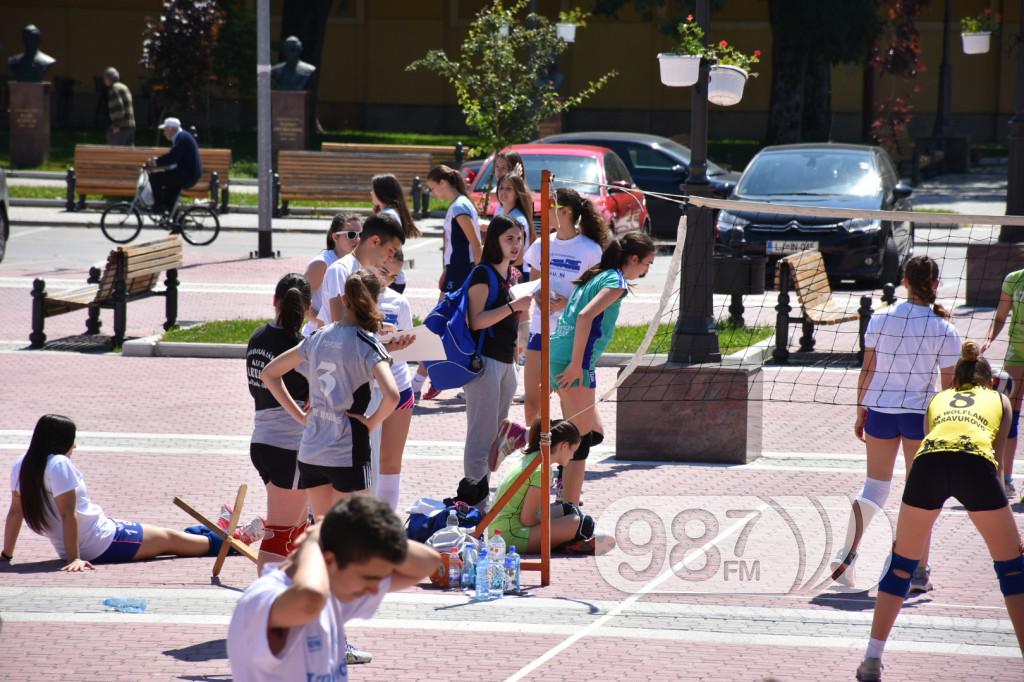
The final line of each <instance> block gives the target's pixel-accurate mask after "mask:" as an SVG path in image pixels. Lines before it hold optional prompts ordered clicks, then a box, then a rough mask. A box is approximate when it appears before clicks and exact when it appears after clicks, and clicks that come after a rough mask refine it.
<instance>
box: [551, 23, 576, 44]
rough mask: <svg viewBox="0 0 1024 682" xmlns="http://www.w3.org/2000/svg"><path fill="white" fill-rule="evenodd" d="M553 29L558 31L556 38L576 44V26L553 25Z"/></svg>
mask: <svg viewBox="0 0 1024 682" xmlns="http://www.w3.org/2000/svg"><path fill="white" fill-rule="evenodd" d="M555 29H556V30H557V31H558V37H559V38H561V39H562V40H564V41H565V42H567V43H573V42H576V24H562V23H558V24H555Z"/></svg>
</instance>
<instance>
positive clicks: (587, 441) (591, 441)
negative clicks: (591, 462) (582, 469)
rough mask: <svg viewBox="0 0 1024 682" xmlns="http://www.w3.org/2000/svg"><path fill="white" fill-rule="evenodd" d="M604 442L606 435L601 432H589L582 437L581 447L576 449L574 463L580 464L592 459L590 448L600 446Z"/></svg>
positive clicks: (573, 457)
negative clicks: (589, 458)
mask: <svg viewBox="0 0 1024 682" xmlns="http://www.w3.org/2000/svg"><path fill="white" fill-rule="evenodd" d="M603 441H604V434H603V433H601V432H600V431H588V432H587V433H585V434H583V435H582V436H580V446H579V447H578V448H576V453H575V454H573V456H572V459H573V461H574V462H580V461H583V460H585V459H587V458H588V457H590V448H591V447H593V446H595V445H600V444H601V443H602V442H603Z"/></svg>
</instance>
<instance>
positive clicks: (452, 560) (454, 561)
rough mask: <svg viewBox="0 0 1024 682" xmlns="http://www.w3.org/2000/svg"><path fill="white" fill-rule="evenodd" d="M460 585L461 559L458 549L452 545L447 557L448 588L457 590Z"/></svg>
mask: <svg viewBox="0 0 1024 682" xmlns="http://www.w3.org/2000/svg"><path fill="white" fill-rule="evenodd" d="M460 587H462V559H460V558H459V550H457V549H455V548H454V547H452V550H451V554H450V556H449V557H448V589H449V590H457V589H459V588H460Z"/></svg>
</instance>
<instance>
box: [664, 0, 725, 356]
mask: <svg viewBox="0 0 1024 682" xmlns="http://www.w3.org/2000/svg"><path fill="white" fill-rule="evenodd" d="M696 15H697V24H698V25H699V26H700V28H701V30H702V31H704V40H705V42H706V41H707V40H708V36H709V35H710V33H711V3H710V0H697V11H696ZM709 75H710V64H708V61H707V59H705V58H702V59H701V60H700V77H699V78H698V80H697V83H696V85H694V86H693V93H692V95H691V100H690V101H691V105H690V173H689V175H688V176H687V178H686V183H685V184H684V185H683V186H682V187H681V189H682V190H683V191H684V192H685V193H686V194H688V195H697V196H701V195H708V194H710V191H709V190H710V186H709V184H708V176H707V169H708V78H709ZM686 223H687V229H686V239H685V241H684V243H683V244H682V248H683V263H682V271H681V273H680V279H679V319H678V321H677V322H676V330H675V334H674V335H673V337H672V348H671V350H670V351H669V360H671V361H672V362H679V363H686V364H696V363H701V362H718V361H720V360H721V359H722V354H721V352H720V350H719V347H718V335H717V334H716V333H715V318H714V300H713V298H712V289H713V286H714V271H713V261H712V256H713V255H714V254H713V249H714V230H715V212H714V210H712V209H708V208H703V207H697V206H692V205H688V206H687V207H686ZM676 248H679V245H678V244H677V245H676Z"/></svg>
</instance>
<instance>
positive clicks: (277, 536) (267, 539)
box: [260, 523, 309, 556]
mask: <svg viewBox="0 0 1024 682" xmlns="http://www.w3.org/2000/svg"><path fill="white" fill-rule="evenodd" d="M308 527H309V524H308V523H303V524H300V525H298V526H266V535H264V536H263V542H261V543H260V551H261V552H268V553H270V554H276V555H278V556H288V555H289V554H291V553H292V552H293V551H295V548H296V547H297V546H298V541H299V538H301V537H302V534H303V533H305V532H306V528H308Z"/></svg>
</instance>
